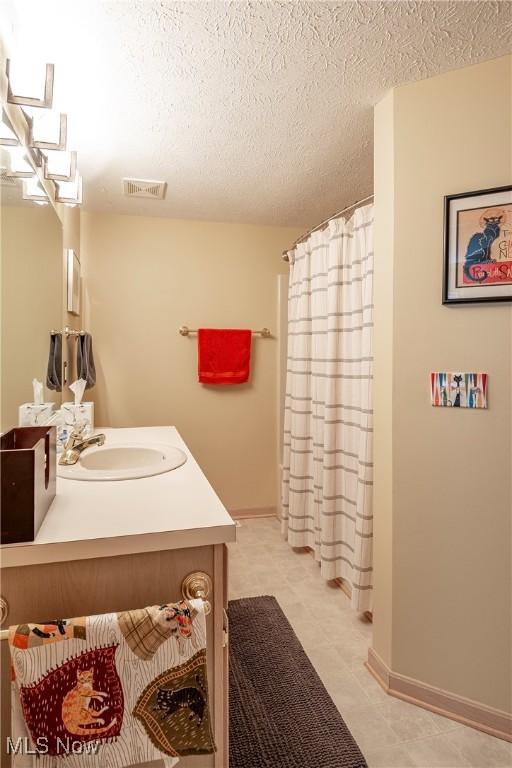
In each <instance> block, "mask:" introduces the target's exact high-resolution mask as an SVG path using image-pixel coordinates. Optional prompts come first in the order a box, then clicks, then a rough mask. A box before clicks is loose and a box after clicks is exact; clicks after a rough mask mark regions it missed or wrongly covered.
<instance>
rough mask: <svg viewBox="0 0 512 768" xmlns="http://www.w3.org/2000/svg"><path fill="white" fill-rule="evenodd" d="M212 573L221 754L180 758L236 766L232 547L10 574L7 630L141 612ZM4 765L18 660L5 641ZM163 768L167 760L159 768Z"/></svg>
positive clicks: (213, 672)
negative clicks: (229, 623) (229, 622)
mask: <svg viewBox="0 0 512 768" xmlns="http://www.w3.org/2000/svg"><path fill="white" fill-rule="evenodd" d="M193 571H204V572H205V573H207V574H208V575H209V576H210V577H211V579H212V582H213V594H211V595H210V596H209V600H210V603H211V608H212V610H211V613H210V614H209V615H208V616H207V665H208V684H209V699H210V708H211V712H212V715H213V725H214V734H215V742H216V745H217V752H216V754H215V755H198V756H188V757H183V758H181V759H180V762H179V765H180V767H181V766H183V768H228V652H227V647H226V638H227V632H226V631H225V629H226V627H225V620H226V609H227V547H226V545H225V544H213V545H210V546H201V547H194V548H187V549H173V550H167V551H157V552H143V553H137V554H128V555H116V556H112V557H100V558H89V559H81V560H74V561H70V562H58V563H44V564H38V565H27V566H17V567H11V568H4V569H2V572H1V587H0V591H1V594H2V597H3V598H4V599H5V600H6V601H7V604H8V611H9V613H8V615H7V618H6V620H5V621H4V623H3V625H2V629H5V628H6V627H7V626H9V625H12V624H20V623H24V622H36V623H39V622H44V621H48V620H51V619H55V618H68V617H73V616H84V615H91V614H98V613H109V612H114V611H123V610H129V609H132V608H140V607H143V606H146V605H156V604H163V603H166V602H170V601H177V600H179V599H181V597H182V594H181V584H182V582H183V579H184V578H185V577H186V576H187V575H188V574H189V573H191V572H193ZM1 646H2V647H1V750H2V760H1V766H2V768H4V766H6V767H8V766H10V758H9V757H8V756H7V755H6V738H7V736H8V735H10V661H9V648H8V644H7V641H2V643H1ZM145 765H151V766H155V768H156V767H157V766H159V765H160V761H157V762H153V763H151V764H145Z"/></svg>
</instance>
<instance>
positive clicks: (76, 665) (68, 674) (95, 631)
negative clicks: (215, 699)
mask: <svg viewBox="0 0 512 768" xmlns="http://www.w3.org/2000/svg"><path fill="white" fill-rule="evenodd" d="M9 646H10V651H11V660H12V696H11V705H12V707H11V708H12V724H11V732H12V733H11V740H10V743H9V745H8V748H9V751H10V752H11V754H12V765H13V768H34V767H35V766H38V768H55V767H56V766H60V765H62V766H64V767H65V768H84V766H87V767H88V768H103V767H104V766H105V765H108V766H109V768H122V766H128V765H132V764H137V763H145V762H150V761H152V760H163V761H164V765H165V766H167V767H170V766H173V765H175V764H176V763H177V762H178V759H179V756H180V755H189V754H209V753H211V752H214V751H215V745H214V741H213V736H212V727H211V719H210V710H209V705H208V681H207V674H206V623H205V616H204V610H203V603H202V601H201V600H190V601H182V602H180V603H170V604H167V605H163V606H150V607H148V608H144V609H138V610H134V611H123V612H122V613H117V614H115V613H111V614H104V615H101V616H87V617H85V618H83V617H82V618H78V619H69V620H59V621H55V622H54V623H51V622H48V623H46V624H39V625H36V624H23V625H19V626H15V627H11V628H10V630H9Z"/></svg>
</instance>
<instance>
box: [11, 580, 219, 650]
mask: <svg viewBox="0 0 512 768" xmlns="http://www.w3.org/2000/svg"><path fill="white" fill-rule="evenodd" d="M211 592H212V580H211V578H210V576H208V574H207V573H204V572H203V571H194V572H193V573H189V574H188V576H185V578H184V579H183V581H182V583H181V594H182V596H183V598H184V599H185V600H194V599H195V600H197V599H200V600H202V601H203V603H204V612H205V614H206V615H208V614H209V613H210V612H211V610H212V606H211V603H210V601H209V600H208V599H207V598H208V597H209V596H210V594H211ZM8 612H9V606H8V605H7V601H6V600H5V599H4V598H3V597H0V623H2V624H3V622H4V621H5V619H6V618H7V614H8ZM8 637H9V630H8V629H2V630H0V640H7V639H8Z"/></svg>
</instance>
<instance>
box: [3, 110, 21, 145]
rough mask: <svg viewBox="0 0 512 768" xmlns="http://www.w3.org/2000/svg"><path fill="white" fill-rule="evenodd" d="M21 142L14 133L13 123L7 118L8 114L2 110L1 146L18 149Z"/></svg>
mask: <svg viewBox="0 0 512 768" xmlns="http://www.w3.org/2000/svg"><path fill="white" fill-rule="evenodd" d="M19 143H20V140H19V139H18V137H17V136H16V133H15V132H14V128H13V127H12V125H11V121H10V120H9V118H8V117H7V112H6V111H5V109H2V121H1V122H0V145H1V146H4V147H17V146H18V145H19Z"/></svg>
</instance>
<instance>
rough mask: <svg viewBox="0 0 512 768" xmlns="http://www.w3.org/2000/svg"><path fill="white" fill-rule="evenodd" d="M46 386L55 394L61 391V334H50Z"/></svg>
mask: <svg viewBox="0 0 512 768" xmlns="http://www.w3.org/2000/svg"><path fill="white" fill-rule="evenodd" d="M46 386H47V387H48V389H53V390H55V392H61V391H62V334H61V333H51V334H50V353H49V355H48V371H47V374H46Z"/></svg>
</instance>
